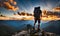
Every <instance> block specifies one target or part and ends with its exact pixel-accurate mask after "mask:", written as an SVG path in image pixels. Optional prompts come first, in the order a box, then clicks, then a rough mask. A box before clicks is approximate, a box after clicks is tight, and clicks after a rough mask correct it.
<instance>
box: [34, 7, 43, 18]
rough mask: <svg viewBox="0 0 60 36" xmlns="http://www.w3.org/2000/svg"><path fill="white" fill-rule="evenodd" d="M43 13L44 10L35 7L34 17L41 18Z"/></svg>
mask: <svg viewBox="0 0 60 36" xmlns="http://www.w3.org/2000/svg"><path fill="white" fill-rule="evenodd" d="M41 15H42V11H41V10H40V8H35V9H34V17H35V18H40V16H41Z"/></svg>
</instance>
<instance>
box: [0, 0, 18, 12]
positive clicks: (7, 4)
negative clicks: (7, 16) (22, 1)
mask: <svg viewBox="0 0 60 36" xmlns="http://www.w3.org/2000/svg"><path fill="white" fill-rule="evenodd" d="M16 4H17V3H16V2H15V1H14V0H7V1H6V0H5V1H2V3H1V4H0V6H1V5H2V7H4V8H6V9H8V10H13V11H16V10H18V9H19V8H18V7H17V6H16Z"/></svg>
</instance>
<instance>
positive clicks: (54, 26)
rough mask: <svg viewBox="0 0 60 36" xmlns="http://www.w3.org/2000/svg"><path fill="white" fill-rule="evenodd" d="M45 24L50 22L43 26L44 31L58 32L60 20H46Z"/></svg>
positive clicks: (59, 30) (59, 31)
mask: <svg viewBox="0 0 60 36" xmlns="http://www.w3.org/2000/svg"><path fill="white" fill-rule="evenodd" d="M46 24H47V25H48V24H50V25H49V26H47V27H45V28H43V29H44V30H45V31H48V32H53V33H56V34H60V20H56V21H50V22H48V23H46Z"/></svg>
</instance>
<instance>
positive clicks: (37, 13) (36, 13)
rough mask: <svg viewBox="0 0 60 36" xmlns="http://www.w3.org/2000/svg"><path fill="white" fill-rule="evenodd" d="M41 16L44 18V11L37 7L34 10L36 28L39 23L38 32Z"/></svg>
mask: <svg viewBox="0 0 60 36" xmlns="http://www.w3.org/2000/svg"><path fill="white" fill-rule="evenodd" d="M41 16H42V11H41V10H40V7H35V8H34V28H35V25H36V22H37V21H38V30H40V20H41V18H40V17H41Z"/></svg>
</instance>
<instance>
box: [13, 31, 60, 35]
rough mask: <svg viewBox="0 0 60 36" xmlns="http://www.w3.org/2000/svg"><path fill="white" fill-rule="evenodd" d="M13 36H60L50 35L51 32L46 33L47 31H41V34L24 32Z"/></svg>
mask: <svg viewBox="0 0 60 36" xmlns="http://www.w3.org/2000/svg"><path fill="white" fill-rule="evenodd" d="M12 36H60V35H57V34H55V33H50V32H45V31H40V32H34V33H33V32H30V31H26V30H22V31H21V32H19V33H15V35H12Z"/></svg>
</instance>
